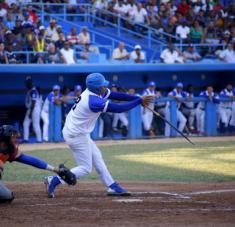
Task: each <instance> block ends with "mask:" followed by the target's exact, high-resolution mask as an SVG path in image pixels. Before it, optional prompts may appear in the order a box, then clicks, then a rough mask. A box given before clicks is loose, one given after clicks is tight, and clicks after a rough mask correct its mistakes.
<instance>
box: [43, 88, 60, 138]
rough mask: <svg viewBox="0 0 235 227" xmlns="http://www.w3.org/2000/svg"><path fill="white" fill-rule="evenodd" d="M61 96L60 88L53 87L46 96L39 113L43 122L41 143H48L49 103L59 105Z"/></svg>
mask: <svg viewBox="0 0 235 227" xmlns="http://www.w3.org/2000/svg"><path fill="white" fill-rule="evenodd" d="M61 97H62V95H61V94H60V86H59V85H54V86H53V88H52V91H51V92H50V94H49V95H48V96H47V98H46V100H45V102H44V104H43V107H42V112H41V118H42V120H43V129H42V138H43V141H45V142H48V130H49V106H50V103H54V104H56V105H61V103H62V99H61Z"/></svg>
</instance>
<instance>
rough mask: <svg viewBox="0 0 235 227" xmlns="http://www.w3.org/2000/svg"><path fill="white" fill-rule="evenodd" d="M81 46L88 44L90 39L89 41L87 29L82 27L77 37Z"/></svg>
mask: <svg viewBox="0 0 235 227" xmlns="http://www.w3.org/2000/svg"><path fill="white" fill-rule="evenodd" d="M78 37H79V39H80V42H81V44H86V43H90V42H91V39H90V34H89V33H88V29H87V27H83V28H82V30H81V32H80V33H79V35H78Z"/></svg>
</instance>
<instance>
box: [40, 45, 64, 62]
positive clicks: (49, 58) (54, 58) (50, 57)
mask: <svg viewBox="0 0 235 227" xmlns="http://www.w3.org/2000/svg"><path fill="white" fill-rule="evenodd" d="M44 61H45V63H48V64H56V63H60V62H61V61H60V55H59V53H58V51H57V50H56V47H55V44H54V43H51V44H50V45H49V46H48V52H47V53H46V55H45V58H44Z"/></svg>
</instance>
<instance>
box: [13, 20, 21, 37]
mask: <svg viewBox="0 0 235 227" xmlns="http://www.w3.org/2000/svg"><path fill="white" fill-rule="evenodd" d="M22 30H23V27H22V25H21V20H20V19H17V20H16V22H15V26H14V27H13V29H12V33H13V34H14V35H15V36H16V38H17V39H18V40H20V39H21V36H22Z"/></svg>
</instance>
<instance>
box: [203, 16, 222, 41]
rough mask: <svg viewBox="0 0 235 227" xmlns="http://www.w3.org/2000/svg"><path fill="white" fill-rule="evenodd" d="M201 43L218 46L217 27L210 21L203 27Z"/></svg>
mask: <svg viewBox="0 0 235 227" xmlns="http://www.w3.org/2000/svg"><path fill="white" fill-rule="evenodd" d="M202 42H203V43H208V44H218V43H219V37H218V35H217V27H216V25H215V22H214V21H210V22H209V23H208V25H207V26H206V27H205V29H204V31H203V35H202Z"/></svg>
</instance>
